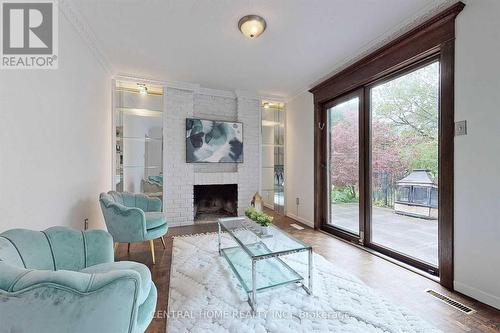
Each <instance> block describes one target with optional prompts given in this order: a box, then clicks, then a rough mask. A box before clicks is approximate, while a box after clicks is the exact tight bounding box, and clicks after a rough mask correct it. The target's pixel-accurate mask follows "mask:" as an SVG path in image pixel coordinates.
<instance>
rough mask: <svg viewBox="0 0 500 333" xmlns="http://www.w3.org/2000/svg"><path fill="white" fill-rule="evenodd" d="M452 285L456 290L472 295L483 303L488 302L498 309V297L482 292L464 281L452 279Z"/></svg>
mask: <svg viewBox="0 0 500 333" xmlns="http://www.w3.org/2000/svg"><path fill="white" fill-rule="evenodd" d="M453 287H454V289H455V290H456V291H458V292H460V293H462V294H464V295H467V296H469V297H472V298H473V299H475V300H478V301H480V302H482V303H484V304H488V305H489V306H492V307H494V308H496V309H499V310H500V297H498V296H495V295H492V294H489V293H487V292H484V291H482V290H480V289H477V288H474V287H471V286H469V285H466V284H465V283H462V282H458V281H454V282H453Z"/></svg>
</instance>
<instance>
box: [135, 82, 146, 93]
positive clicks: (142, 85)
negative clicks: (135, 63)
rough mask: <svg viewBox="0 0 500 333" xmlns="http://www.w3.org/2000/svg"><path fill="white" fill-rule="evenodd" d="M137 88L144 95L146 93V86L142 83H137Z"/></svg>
mask: <svg viewBox="0 0 500 333" xmlns="http://www.w3.org/2000/svg"><path fill="white" fill-rule="evenodd" d="M137 89H139V94H141V95H146V94H147V93H148V87H146V85H145V84H144V83H137Z"/></svg>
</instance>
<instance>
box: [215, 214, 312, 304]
mask: <svg viewBox="0 0 500 333" xmlns="http://www.w3.org/2000/svg"><path fill="white" fill-rule="evenodd" d="M218 226H219V233H218V242H219V255H220V256H224V257H225V258H226V260H227V262H228V263H229V266H230V267H231V269H232V270H233V272H234V274H235V275H236V277H237V278H238V280H239V281H240V283H241V285H242V287H243V288H244V289H245V291H246V292H247V294H248V303H249V304H250V307H251V308H252V310H253V312H255V311H257V293H258V292H261V291H264V290H267V289H270V288H274V287H279V286H284V285H287V284H290V283H296V284H299V285H300V286H301V287H302V288H303V289H304V290H305V291H306V292H307V294H309V295H311V294H312V270H313V262H312V260H313V256H312V247H311V246H309V245H307V244H305V243H303V242H301V241H300V240H298V239H295V238H294V237H292V236H290V235H288V234H287V233H286V232H284V231H282V230H280V229H279V228H277V227H275V226H269V227H268V232H267V233H266V234H262V232H261V230H260V227H259V226H258V225H257V224H256V223H255V222H253V221H251V220H250V219H248V218H247V217H230V218H221V219H219V220H218ZM222 232H227V233H228V234H229V235H231V237H232V238H233V239H234V240H235V241H236V243H237V244H238V245H237V246H234V247H228V248H221V233H222ZM298 252H308V269H307V275H308V276H307V286H306V284H305V283H304V282H305V281H304V280H305V279H304V277H303V276H301V275H300V274H299V273H297V272H296V271H295V270H294V269H293V268H291V267H290V266H289V265H288V264H287V263H285V262H284V261H283V260H282V259H281V258H280V257H282V256H286V255H291V254H294V253H298ZM304 275H305V274H304Z"/></svg>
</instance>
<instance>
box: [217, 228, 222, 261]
mask: <svg viewBox="0 0 500 333" xmlns="http://www.w3.org/2000/svg"><path fill="white" fill-rule="evenodd" d="M217 225H218V227H219V232H218V233H217V238H218V241H219V256H220V255H222V252H221V250H220V223H217Z"/></svg>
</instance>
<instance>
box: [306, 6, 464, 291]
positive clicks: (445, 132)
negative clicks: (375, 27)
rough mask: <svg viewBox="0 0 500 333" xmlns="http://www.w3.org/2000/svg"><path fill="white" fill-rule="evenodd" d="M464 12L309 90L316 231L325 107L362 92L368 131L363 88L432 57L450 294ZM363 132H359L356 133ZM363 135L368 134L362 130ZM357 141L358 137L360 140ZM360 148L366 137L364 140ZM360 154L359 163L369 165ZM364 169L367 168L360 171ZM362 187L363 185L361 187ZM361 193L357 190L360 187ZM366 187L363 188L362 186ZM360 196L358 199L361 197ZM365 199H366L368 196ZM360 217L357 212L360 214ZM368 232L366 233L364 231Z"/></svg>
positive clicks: (322, 202) (440, 18)
mask: <svg viewBox="0 0 500 333" xmlns="http://www.w3.org/2000/svg"><path fill="white" fill-rule="evenodd" d="M464 7H465V4H464V3H462V2H458V3H456V4H454V5H452V6H451V7H449V8H448V9H446V10H444V11H443V12H441V13H439V14H437V15H436V16H434V17H432V18H431V19H429V20H427V21H426V22H424V23H422V24H420V25H419V26H417V27H416V28H414V29H412V30H410V31H409V32H407V33H405V34H403V35H402V36H401V37H399V38H396V39H395V40H394V41H392V42H390V43H388V44H387V45H385V46H383V47H381V48H380V49H378V50H377V51H375V52H373V53H372V54H370V55H368V56H366V57H364V58H363V59H361V60H359V61H357V62H356V63H354V64H353V65H351V66H349V67H348V68H346V69H344V70H343V71H341V72H340V73H338V74H336V75H334V76H332V77H331V78H329V79H327V80H326V81H324V82H322V83H320V84H319V85H317V86H315V87H314V88H312V89H311V90H310V92H311V93H313V94H314V128H315V130H314V147H315V150H314V163H315V169H314V170H315V174H314V192H315V194H314V202H315V204H314V208H315V211H314V226H315V228H317V229H319V228H322V226H323V225H325V224H326V221H327V218H328V207H327V198H328V193H326V189H327V188H326V187H327V183H326V181H327V174H326V173H327V169H328V168H327V166H328V164H327V163H328V160H327V158H328V157H327V156H328V152H327V144H326V143H327V141H326V139H327V130H326V127H325V126H326V123H325V121H324V120H325V118H324V117H325V111H324V110H325V106H326V105H327V103H328V102H330V101H332V100H334V99H336V98H338V97H340V96H342V95H345V94H348V93H350V92H352V91H354V90H357V89H364V101H363V104H364V107H363V108H364V114H363V117H362V121H361V126H363V127H365V126H368V124H369V123H368V122H367V121H369V112H367V111H366V110H367V108H368V105H369V103H368V101H369V96H368V89H366V86H367V85H369V84H371V83H373V82H375V81H377V80H379V79H381V78H383V77H386V76H388V75H390V74H392V73H395V72H398V71H400V70H401V69H404V68H407V67H408V66H411V65H413V64H415V63H418V62H421V61H422V60H424V59H427V58H429V57H430V56H436V57H439V61H440V72H441V75H440V81H441V82H440V101H439V106H440V118H439V133H440V138H439V142H440V144H439V186H440V189H439V199H438V201H439V226H438V230H439V249H438V252H439V255H438V258H439V266H440V271H439V275H440V282H441V285H443V286H444V287H446V288H448V289H453V181H454V180H453V156H454V155H453V141H454V40H455V18H456V17H457V15H458V14H459V13H460V12H461V11H462V9H463V8H464ZM360 131H361V128H360ZM362 132H366V131H364V130H363V131H362ZM360 139H361V136H360ZM362 142H364V143H367V142H368V138H366V137H363V141H362ZM367 149H369V146H368V145H367V144H363V145H360V150H364V157H363V161H361V160H360V164H361V163H364V165H365V166H368V165H369V164H368V163H369V160H368V158H366V156H367V155H368V154H367V153H366V151H367ZM364 169H365V170H366V169H367V168H364ZM361 181H362V182H364V184H369V173H368V172H365V173H364V175H363V178H360V182H361ZM360 185H361V184H360ZM360 188H361V186H360ZM364 188H366V186H364ZM360 196H361V195H360ZM364 197H367V195H366V193H365V194H364ZM369 208H370V203H369V201H368V200H364V201H363V204H362V210H363V211H364V212H365V214H364V215H365V216H366V215H368V214H367V212H369V210H368V209H369ZM360 213H361V211H360ZM366 232H368V233H369V230H365V234H366Z"/></svg>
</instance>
